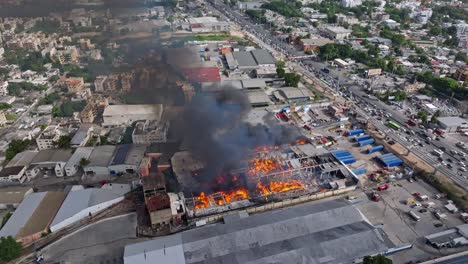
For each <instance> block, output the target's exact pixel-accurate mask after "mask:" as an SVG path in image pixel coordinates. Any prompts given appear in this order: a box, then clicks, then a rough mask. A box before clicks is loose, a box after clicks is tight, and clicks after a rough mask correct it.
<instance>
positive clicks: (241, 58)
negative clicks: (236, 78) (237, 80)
mask: <svg viewBox="0 0 468 264" xmlns="http://www.w3.org/2000/svg"><path fill="white" fill-rule="evenodd" d="M232 56H234V59H235V60H236V62H237V65H239V66H241V67H242V66H244V67H245V66H252V67H253V66H257V62H256V61H255V59H254V57H253V56H252V53H250V52H248V51H234V53H233V54H232Z"/></svg>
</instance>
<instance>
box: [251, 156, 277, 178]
mask: <svg viewBox="0 0 468 264" xmlns="http://www.w3.org/2000/svg"><path fill="white" fill-rule="evenodd" d="M250 163H251V169H249V174H250V175H254V174H257V173H268V172H270V171H274V170H276V169H279V168H280V164H278V162H276V161H275V160H274V159H260V158H255V159H253V160H251V161H250Z"/></svg>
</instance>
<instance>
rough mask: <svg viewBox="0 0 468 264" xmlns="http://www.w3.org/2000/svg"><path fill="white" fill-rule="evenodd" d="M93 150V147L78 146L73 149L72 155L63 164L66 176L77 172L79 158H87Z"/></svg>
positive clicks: (79, 162) (79, 164) (79, 163)
mask: <svg viewBox="0 0 468 264" xmlns="http://www.w3.org/2000/svg"><path fill="white" fill-rule="evenodd" d="M92 152H93V147H79V148H77V149H76V150H75V152H74V153H73V155H72V156H71V157H70V159H69V160H68V161H67V163H66V164H65V174H66V175H67V176H73V175H75V174H76V173H77V172H78V169H79V168H80V167H81V160H82V159H85V160H89V156H91V153H92Z"/></svg>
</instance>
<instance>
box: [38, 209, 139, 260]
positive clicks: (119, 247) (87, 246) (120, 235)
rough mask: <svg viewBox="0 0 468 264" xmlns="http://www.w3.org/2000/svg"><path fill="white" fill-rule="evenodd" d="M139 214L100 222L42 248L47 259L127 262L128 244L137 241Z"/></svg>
mask: <svg viewBox="0 0 468 264" xmlns="http://www.w3.org/2000/svg"><path fill="white" fill-rule="evenodd" d="M135 230H136V214H134V213H133V214H129V215H125V216H121V217H117V218H112V219H109V220H104V221H101V222H98V223H96V224H94V225H91V226H88V227H86V228H84V229H81V230H79V231H77V232H75V233H73V234H71V235H69V236H68V237H65V238H63V239H61V240H59V241H57V242H56V243H54V244H52V245H50V246H49V247H47V248H45V249H44V250H43V251H42V254H43V255H44V258H45V263H73V264H75V263H87V264H93V263H96V264H107V263H123V250H124V247H125V245H127V244H130V243H135V242H137V241H138V239H137V238H136V231H135Z"/></svg>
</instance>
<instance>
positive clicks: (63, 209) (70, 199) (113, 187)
mask: <svg viewBox="0 0 468 264" xmlns="http://www.w3.org/2000/svg"><path fill="white" fill-rule="evenodd" d="M80 187H81V186H79V187H78V188H76V186H75V188H73V190H72V191H70V192H69V193H68V195H67V197H66V198H65V201H63V204H62V205H61V206H60V209H59V210H58V212H57V215H55V218H54V220H53V221H52V223H51V225H50V231H51V232H56V231H57V230H60V229H62V228H65V227H67V226H69V225H71V224H73V223H76V222H78V221H80V220H81V219H84V218H86V217H89V216H93V215H95V214H96V213H99V212H101V211H103V210H105V209H107V208H109V207H111V206H112V205H114V204H116V203H118V202H120V201H122V200H123V199H124V195H125V194H126V193H128V192H129V191H130V185H127V184H108V185H104V186H103V187H102V188H101V189H98V188H89V189H83V188H82V187H81V188H80Z"/></svg>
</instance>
